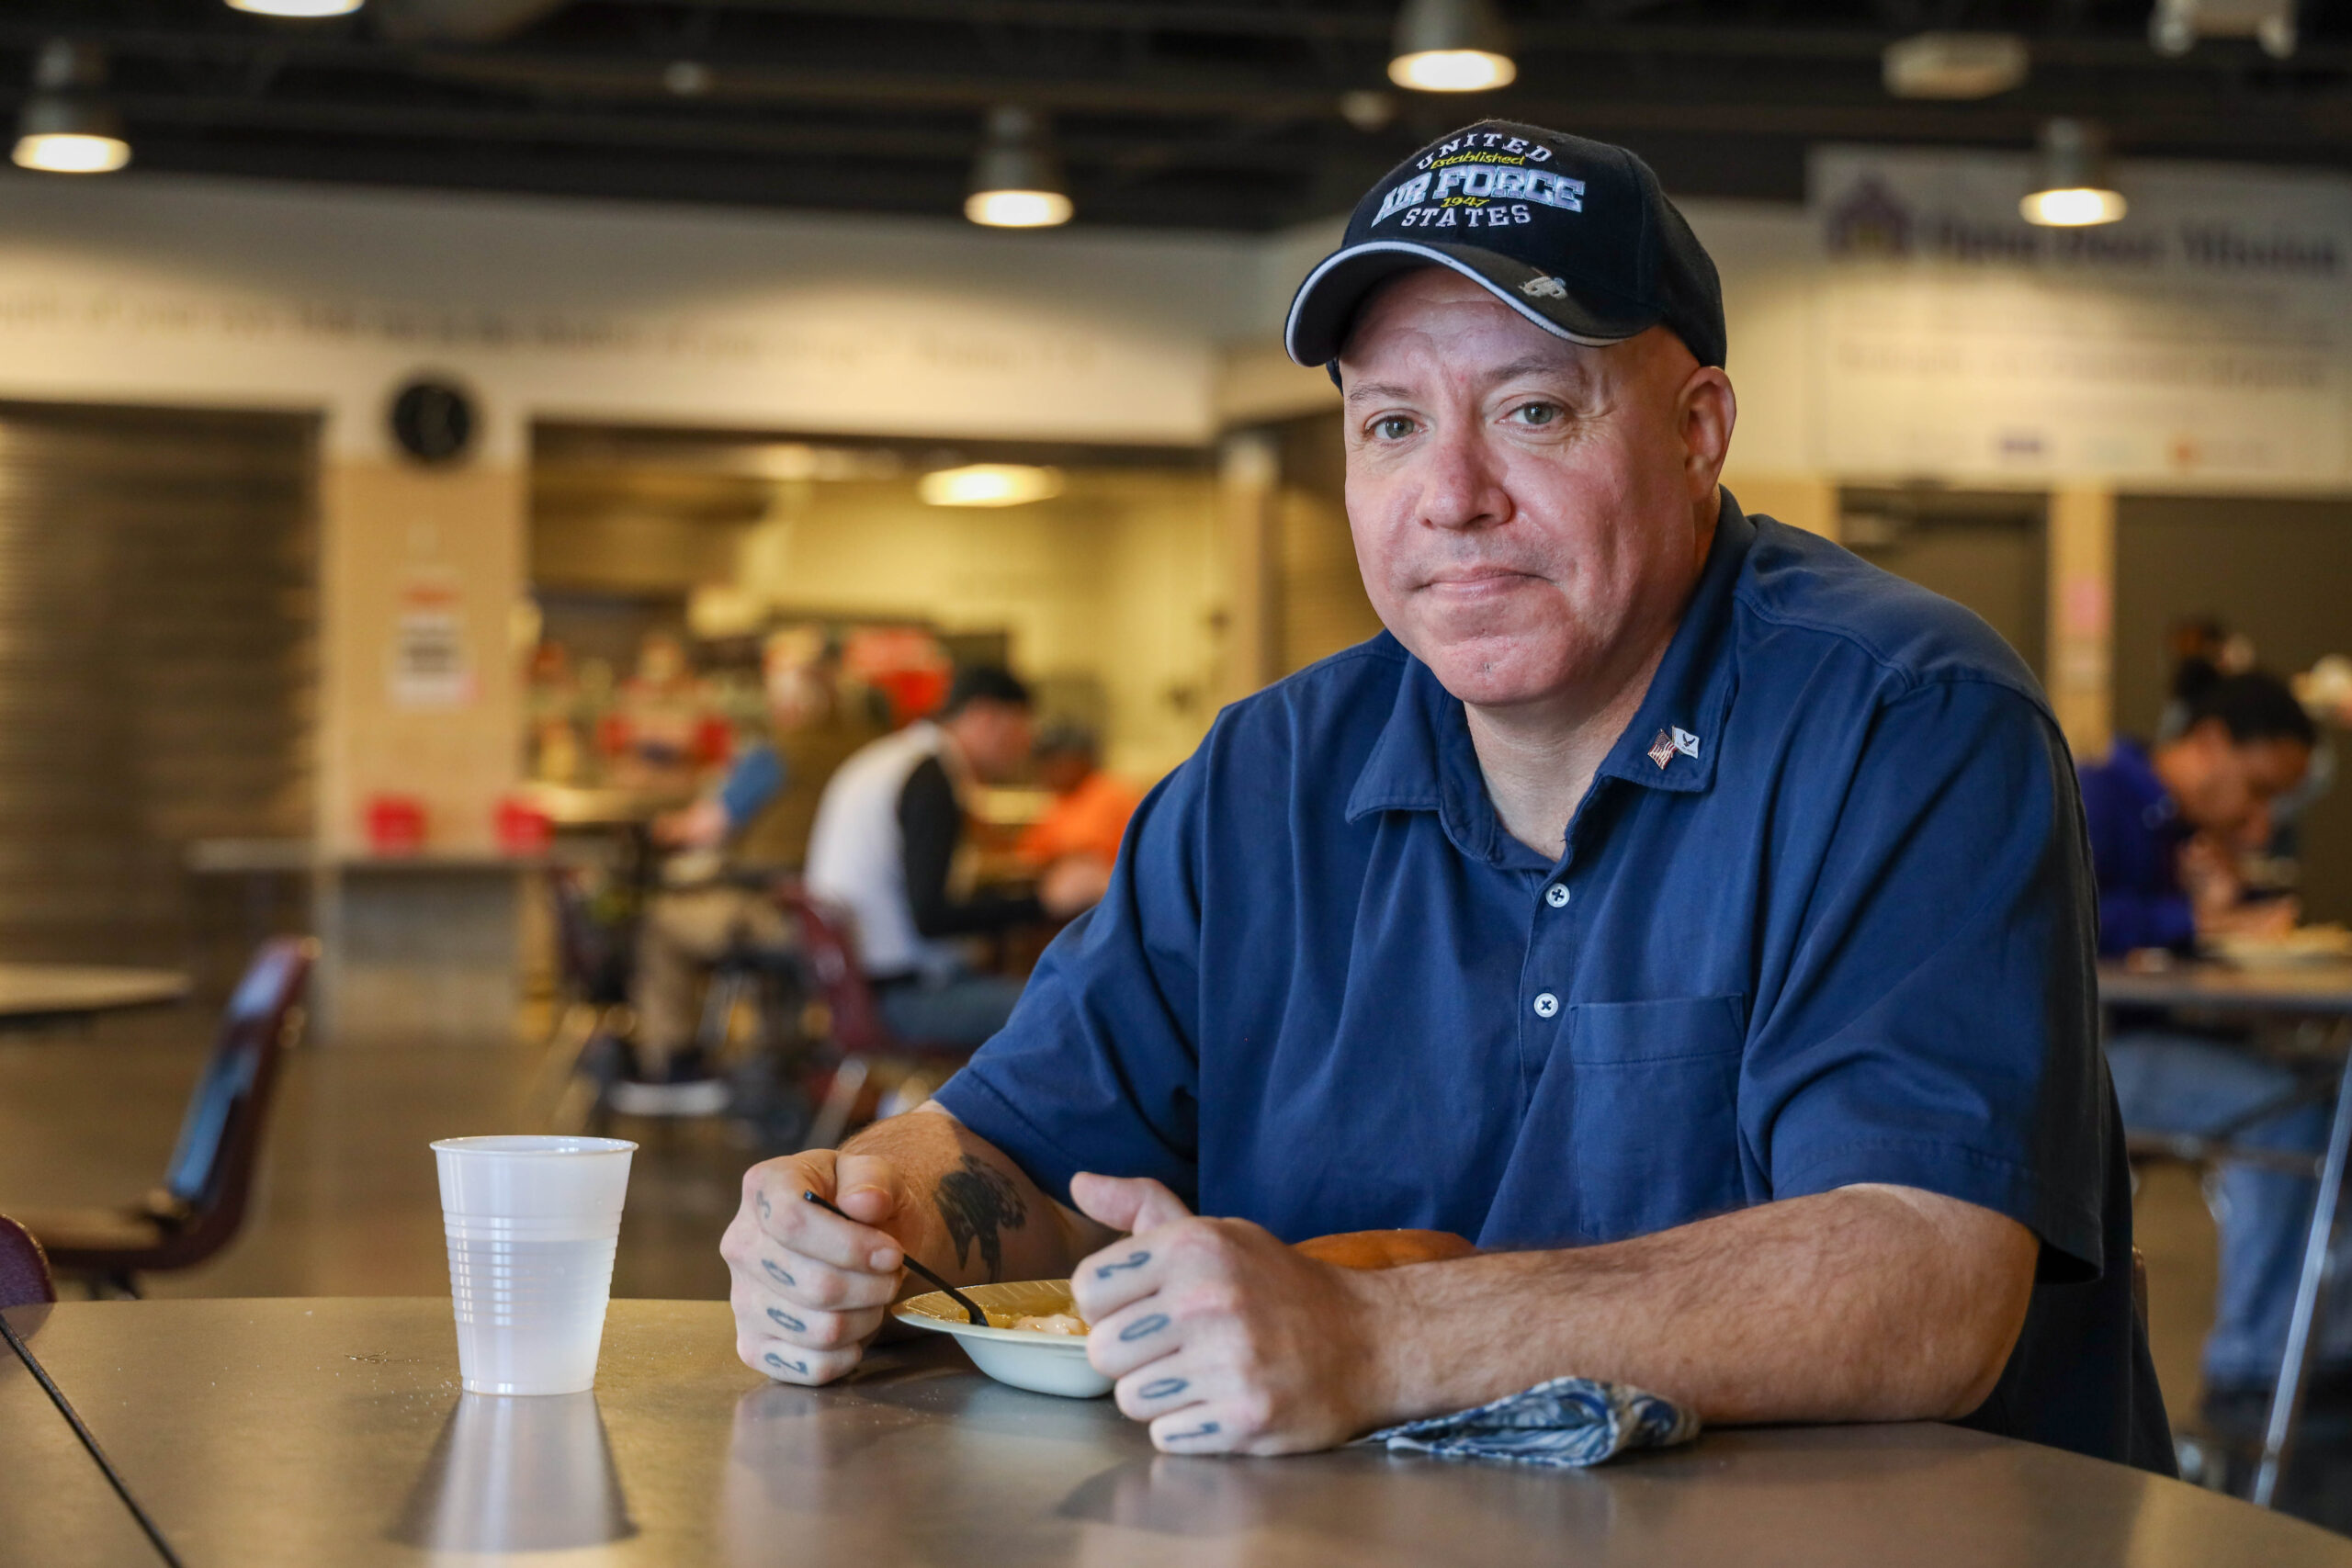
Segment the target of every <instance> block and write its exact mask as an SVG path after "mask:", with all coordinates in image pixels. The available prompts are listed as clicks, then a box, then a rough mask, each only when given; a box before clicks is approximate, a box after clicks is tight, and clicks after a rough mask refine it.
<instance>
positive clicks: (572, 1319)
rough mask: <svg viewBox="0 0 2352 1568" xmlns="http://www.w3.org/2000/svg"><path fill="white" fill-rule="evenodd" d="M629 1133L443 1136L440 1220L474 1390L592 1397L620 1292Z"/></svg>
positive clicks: (439, 1146)
mask: <svg viewBox="0 0 2352 1568" xmlns="http://www.w3.org/2000/svg"><path fill="white" fill-rule="evenodd" d="M636 1149H637V1145H635V1144H632V1143H628V1142H626V1141H624V1140H622V1139H619V1138H570V1137H498V1138H443V1139H442V1140H440V1141H439V1142H438V1143H435V1145H433V1157H434V1159H435V1162H436V1163H437V1164H438V1165H439V1167H440V1171H441V1225H442V1229H443V1231H444V1232H445V1233H446V1234H447V1236H448V1239H449V1299H450V1304H451V1306H452V1308H453V1309H454V1310H455V1312H456V1314H457V1320H458V1375H459V1376H460V1378H462V1379H463V1381H464V1383H465V1387H466V1392H467V1393H534V1394H536V1393H586V1392H587V1391H588V1390H590V1389H591V1388H594V1386H595V1384H596V1352H597V1350H598V1349H599V1348H601V1347H602V1345H603V1343H604V1338H605V1303H606V1302H608V1301H609V1300H610V1299H611V1297H612V1291H613V1249H614V1247H615V1246H616V1244H617V1243H618V1242H619V1240H620V1230H621V1203H622V1201H623V1200H624V1199H625V1198H626V1197H627V1196H628V1160H629V1156H630V1155H631V1154H632V1153H634V1152H635V1151H636Z"/></svg>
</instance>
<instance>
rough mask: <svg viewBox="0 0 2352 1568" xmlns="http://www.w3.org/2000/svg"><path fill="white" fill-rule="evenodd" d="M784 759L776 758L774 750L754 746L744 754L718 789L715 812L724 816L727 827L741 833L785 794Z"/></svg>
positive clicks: (730, 769)
mask: <svg viewBox="0 0 2352 1568" xmlns="http://www.w3.org/2000/svg"><path fill="white" fill-rule="evenodd" d="M784 785H785V767H784V759H783V758H781V757H779V756H777V755H776V751H775V747H773V746H754V747H752V749H751V750H748V751H746V752H744V753H743V755H742V756H741V757H740V758H738V759H737V760H736V762H735V765H734V766H733V767H731V768H729V769H728V770H727V780H726V782H725V783H724V784H720V785H719V786H718V808H719V810H721V811H723V812H725V813H726V814H727V825H728V827H729V828H730V829H740V828H741V827H742V826H743V825H744V824H745V823H746V822H749V821H750V820H751V819H752V818H754V817H756V816H758V815H759V814H760V811H761V808H762V807H765V806H766V805H767V803H768V802H769V801H771V800H774V799H775V797H776V796H777V795H781V794H782V793H783V792H784Z"/></svg>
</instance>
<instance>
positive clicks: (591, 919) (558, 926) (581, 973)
mask: <svg viewBox="0 0 2352 1568" xmlns="http://www.w3.org/2000/svg"><path fill="white" fill-rule="evenodd" d="M589 903H590V899H589V888H588V877H587V874H586V873H584V872H582V870H581V869H580V868H579V867H578V866H571V865H554V866H549V867H548V905H549V907H550V908H551V910H552V912H553V914H554V917H555V954H556V969H557V972H558V975H559V976H560V979H561V981H562V984H563V987H564V989H565V990H566V991H568V992H569V993H570V994H571V998H572V999H574V1000H577V1001H583V1002H588V1003H590V1004H592V1005H594V1006H597V1007H607V1006H611V1005H614V1004H616V1003H619V1002H625V1001H627V1000H628V964H627V957H626V953H625V952H624V951H623V948H622V944H621V943H620V942H618V941H617V940H616V937H615V936H614V935H612V934H611V933H609V932H607V931H603V930H600V929H599V928H598V926H597V924H596V918H595V915H594V912H593V911H592V910H591V908H589Z"/></svg>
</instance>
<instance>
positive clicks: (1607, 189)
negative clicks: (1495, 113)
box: [1283, 119, 1726, 381]
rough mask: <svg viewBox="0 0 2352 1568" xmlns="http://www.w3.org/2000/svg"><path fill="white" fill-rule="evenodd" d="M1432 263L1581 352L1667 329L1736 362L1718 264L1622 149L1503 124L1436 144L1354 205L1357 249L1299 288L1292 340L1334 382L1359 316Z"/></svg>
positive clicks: (1711, 359) (1713, 358)
mask: <svg viewBox="0 0 2352 1568" xmlns="http://www.w3.org/2000/svg"><path fill="white" fill-rule="evenodd" d="M1432 265H1434V266H1443V267H1451V268H1452V269H1453V270H1454V271H1455V272H1458V273H1460V274H1462V276H1464V277H1467V278H1469V279H1470V280H1471V281H1472V282H1474V283H1476V284H1478V285H1480V286H1481V287H1483V288H1486V289H1487V292H1489V293H1491V294H1493V295H1494V296H1495V298H1496V299H1500V300H1501V301H1503V303H1505V304H1507V305H1509V306H1510V308H1511V309H1512V310H1517V311H1518V312H1519V313H1520V314H1521V315H1522V316H1525V317H1526V318H1527V319H1528V320H1529V321H1533V322H1534V323H1535V324H1536V325H1537V326H1539V327H1542V328H1544V330H1545V331H1546V332H1551V333H1558V334H1559V335H1560V336H1562V337H1564V338H1567V339H1569V340H1570V341H1572V342H1575V343H1586V344H1610V343H1618V342H1622V341H1623V340H1624V339H1626V338H1629V337H1632V336H1634V334H1635V333H1642V332H1646V331H1647V330H1648V329H1650V328H1651V327H1654V326H1660V325H1663V326H1664V327H1666V328H1667V329H1668V331H1670V332H1672V333H1674V334H1675V335H1676V336H1677V337H1679V338H1680V339H1681V340H1682V342H1683V344H1684V345H1685V346H1687V347H1688V348H1689V349H1690V350H1691V354H1692V355H1694V356H1696V357H1697V359H1698V360H1699V362H1700V363H1701V364H1702V365H1721V364H1722V363H1723V362H1724V349H1725V346H1726V345H1725V344H1724V294H1723V285H1722V283H1721V282H1720V281H1719V280H1718V279H1717V277H1716V276H1715V264H1714V260H1713V258H1712V257H1711V256H1709V255H1708V254H1707V251H1706V247H1705V246H1703V245H1702V244H1700V243H1699V239H1698V236H1697V235H1695V234H1693V233H1691V225H1690V224H1689V223H1687V222H1685V221H1684V220H1683V217H1682V214H1681V213H1679V212H1678V211H1676V210H1675V208H1674V204H1673V203H1672V202H1670V201H1668V200H1667V199H1666V193H1665V192H1664V191H1663V190H1661V189H1659V188H1658V183H1657V175H1654V174H1652V173H1651V172H1650V167H1649V165H1648V164H1645V163H1643V162H1642V161H1641V160H1640V159H1639V158H1636V157H1635V156H1634V154H1633V153H1631V152H1627V151H1626V150H1625V149H1624V148H1623V147H1612V146H1611V145H1610V144H1609V143H1608V142H1605V141H1587V140H1585V139H1584V138H1583V137H1581V136H1567V135H1563V134H1562V133H1561V132H1559V131H1556V130H1544V129H1543V128H1542V127H1540V126H1533V125H1520V124H1517V123H1515V122H1514V121H1511V120H1505V119H1486V120H1480V121H1479V122H1478V123H1477V124H1476V125H1472V126H1465V127H1464V128H1463V129H1462V130H1457V131H1454V132H1453V133H1452V134H1451V135H1448V136H1443V137H1441V138H1439V139H1438V140H1437V141H1432V142H1430V144H1429V145H1428V146H1427V147H1424V148H1422V149H1421V150H1420V151H1419V152H1416V153H1414V154H1413V155H1412V156H1411V157H1409V158H1408V159H1406V160H1405V161H1404V162H1403V163H1401V164H1397V166H1396V167H1395V168H1394V169H1391V170H1390V171H1389V172H1388V173H1387V175H1385V177H1384V178H1383V179H1382V180H1381V181H1380V183H1379V184H1377V185H1375V186H1373V187H1372V189H1371V190H1369V191H1367V192H1365V193H1364V197H1363V200H1362V201H1360V202H1358V203H1356V209H1355V211H1354V213H1353V214H1351V216H1350V217H1349V219H1348V231H1347V237H1346V239H1345V241H1344V242H1343V243H1341V244H1340V248H1339V249H1338V250H1336V251H1334V252H1332V253H1331V254H1329V255H1328V256H1326V257H1324V258H1323V260H1322V261H1321V262H1320V263H1318V264H1317V266H1316V268H1315V270H1314V271H1313V272H1310V273H1308V274H1307V275H1306V282H1304V283H1302V284H1300V285H1299V286H1298V294H1297V296H1296V298H1295V299H1292V300H1291V303H1290V320H1289V321H1288V322H1286V323H1285V324H1284V326H1283V347H1284V348H1286V349H1288V350H1289V351H1290V356H1291V357H1292V358H1293V359H1295V360H1296V361H1298V362H1299V363H1300V364H1301V365H1322V366H1327V367H1330V368H1331V374H1332V379H1333V380H1335V381H1336V380H1337V379H1338V378H1339V369H1338V364H1337V362H1338V360H1339V357H1340V344H1343V343H1345V342H1346V341H1347V336H1348V330H1349V328H1350V327H1351V326H1352V325H1353V324H1354V322H1355V316H1356V310H1357V309H1358V307H1360V306H1362V305H1363V302H1364V299H1366V298H1367V297H1368V296H1369V295H1370V294H1371V293H1372V290H1373V289H1374V288H1375V287H1376V286H1377V285H1379V284H1380V283H1382V282H1384V281H1385V280H1386V279H1388V278H1390V277H1393V276H1396V275H1397V274H1398V273H1400V272H1407V271H1410V270H1412V269H1413V268H1416V267H1423V266H1432Z"/></svg>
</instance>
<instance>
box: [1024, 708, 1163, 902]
mask: <svg viewBox="0 0 2352 1568" xmlns="http://www.w3.org/2000/svg"><path fill="white" fill-rule="evenodd" d="M1035 755H1036V773H1037V782H1038V783H1039V784H1044V785H1045V786H1046V788H1047V789H1049V790H1051V791H1053V792H1054V803H1053V804H1052V805H1051V806H1049V807H1046V813H1045V815H1044V816H1042V817H1040V818H1037V820H1036V821H1035V822H1033V823H1031V824H1030V825H1029V827H1028V829H1027V830H1026V831H1024V832H1023V834H1022V835H1021V841H1020V843H1019V844H1018V845H1016V846H1015V847H1014V851H1013V852H1014V853H1015V854H1017V855H1019V856H1020V857H1021V859H1022V860H1023V861H1024V862H1026V863H1029V864H1030V865H1034V866H1041V867H1042V866H1049V865H1051V864H1053V863H1055V862H1056V861H1058V860H1062V859H1065V858H1067V857H1069V856H1070V855H1084V856H1087V857H1089V858H1091V859H1092V860H1095V861H1099V862H1100V863H1102V865H1103V869H1104V870H1106V871H1107V870H1108V869H1109V868H1110V866H1111V863H1112V862H1114V861H1115V860H1117V859H1118V858H1119V840H1121V839H1123V838H1125V836H1126V831H1127V819H1128V818H1131V817H1133V816H1134V815H1135V814H1136V807H1138V806H1140V805H1142V804H1143V795H1142V792H1141V791H1139V790H1137V789H1136V787H1135V786H1134V785H1133V784H1129V783H1127V781H1126V780H1125V779H1123V778H1120V777H1119V776H1118V775H1117V774H1115V773H1105V772H1103V761H1102V748H1101V745H1100V743H1099V742H1098V741H1097V740H1096V739H1095V738H1094V732H1093V731H1092V730H1091V729H1089V728H1087V727H1086V726H1084V725H1082V724H1079V723H1076V722H1074V721H1071V720H1067V719H1065V720H1062V721H1060V722H1058V723H1055V724H1049V725H1047V726H1046V728H1043V729H1042V730H1040V731H1038V733H1037V745H1036V750H1035Z"/></svg>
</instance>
